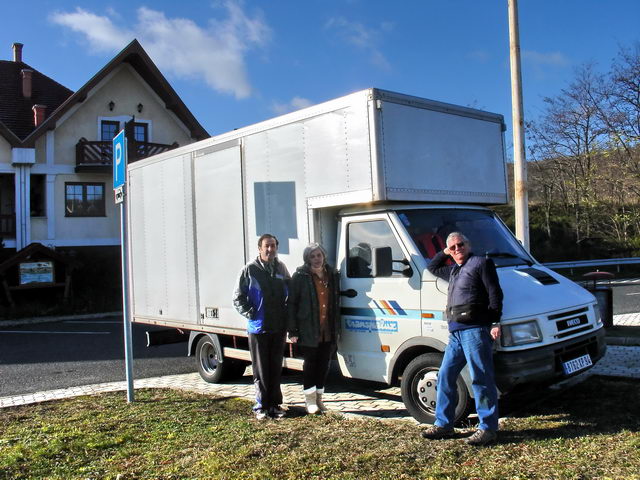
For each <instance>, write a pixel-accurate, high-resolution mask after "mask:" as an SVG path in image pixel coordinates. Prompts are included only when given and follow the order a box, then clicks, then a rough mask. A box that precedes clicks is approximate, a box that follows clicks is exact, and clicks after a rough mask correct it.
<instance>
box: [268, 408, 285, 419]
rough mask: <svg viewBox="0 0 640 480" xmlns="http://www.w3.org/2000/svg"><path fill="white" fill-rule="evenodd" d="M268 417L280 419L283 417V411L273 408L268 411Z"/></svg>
mask: <svg viewBox="0 0 640 480" xmlns="http://www.w3.org/2000/svg"><path fill="white" fill-rule="evenodd" d="M269 416H270V417H271V418H275V419H280V418H282V417H284V416H285V411H284V410H282V409H281V408H280V407H273V408H271V409H269Z"/></svg>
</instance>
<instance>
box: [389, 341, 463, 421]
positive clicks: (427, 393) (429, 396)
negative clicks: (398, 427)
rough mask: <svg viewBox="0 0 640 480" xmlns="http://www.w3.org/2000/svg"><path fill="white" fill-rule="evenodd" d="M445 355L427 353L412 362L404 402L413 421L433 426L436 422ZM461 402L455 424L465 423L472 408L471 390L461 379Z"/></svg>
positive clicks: (404, 386)
mask: <svg viewBox="0 0 640 480" xmlns="http://www.w3.org/2000/svg"><path fill="white" fill-rule="evenodd" d="M442 358H443V355H442V354H441V353H423V354H422V355H420V356H418V357H416V358H414V359H413V360H411V362H409V365H407V367H406V368H405V369H404V373H403V375H402V384H401V391H402V401H403V402H404V405H405V407H406V408H407V410H408V411H409V413H410V414H411V416H412V417H413V418H415V419H416V420H418V421H419V422H420V423H433V422H435V419H436V384H437V379H438V370H440V365H441V364H442ZM457 383H458V403H457V404H456V413H455V423H458V422H459V421H461V420H464V419H465V418H467V416H468V415H469V412H470V410H471V407H472V401H471V397H470V396H469V392H468V390H467V387H466V385H465V383H464V381H463V380H462V377H458V382H457Z"/></svg>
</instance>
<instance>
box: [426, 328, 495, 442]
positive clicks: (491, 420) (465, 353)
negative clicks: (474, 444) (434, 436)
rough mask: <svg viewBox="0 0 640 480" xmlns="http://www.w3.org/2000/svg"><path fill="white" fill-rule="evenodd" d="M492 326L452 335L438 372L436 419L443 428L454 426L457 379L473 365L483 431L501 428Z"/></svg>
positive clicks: (472, 378)
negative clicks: (464, 370) (466, 368)
mask: <svg viewBox="0 0 640 480" xmlns="http://www.w3.org/2000/svg"><path fill="white" fill-rule="evenodd" d="M489 331H490V329H489V327H474V328H467V329H464V330H456V331H455V332H451V333H450V334H449V344H448V345H447V348H446V350H445V351H444V359H443V360H442V366H441V367H440V372H438V391H437V397H436V421H435V424H436V425H437V426H439V427H444V428H453V423H454V419H455V409H456V404H457V403H458V393H457V387H456V381H457V379H458V375H460V372H461V371H462V369H463V368H464V366H465V365H469V372H470V373H471V388H472V389H473V395H474V397H475V402H476V412H477V413H478V418H479V419H480V425H479V426H478V428H480V429H481V430H493V431H496V430H498V391H497V389H496V381H495V375H494V371H493V339H492V338H491V334H490V333H489Z"/></svg>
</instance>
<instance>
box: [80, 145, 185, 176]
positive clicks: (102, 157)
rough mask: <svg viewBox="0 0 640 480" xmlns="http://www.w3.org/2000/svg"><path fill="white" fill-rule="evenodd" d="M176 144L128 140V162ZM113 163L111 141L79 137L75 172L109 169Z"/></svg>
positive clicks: (166, 149)
mask: <svg viewBox="0 0 640 480" xmlns="http://www.w3.org/2000/svg"><path fill="white" fill-rule="evenodd" d="M177 147H178V144H177V143H176V142H174V143H173V144H172V145H165V144H163V143H151V142H136V141H133V142H129V147H128V151H129V163H132V162H135V161H136V160H140V159H142V158H146V157H150V156H151V155H157V154H158V153H162V152H166V151H168V150H173V149H174V148H177ZM112 165H113V143H112V142H97V141H89V140H86V139H84V138H81V139H80V141H79V142H78V143H77V144H76V172H79V171H85V172H86V171H94V172H101V171H105V172H106V171H109V170H110V169H111V168H112Z"/></svg>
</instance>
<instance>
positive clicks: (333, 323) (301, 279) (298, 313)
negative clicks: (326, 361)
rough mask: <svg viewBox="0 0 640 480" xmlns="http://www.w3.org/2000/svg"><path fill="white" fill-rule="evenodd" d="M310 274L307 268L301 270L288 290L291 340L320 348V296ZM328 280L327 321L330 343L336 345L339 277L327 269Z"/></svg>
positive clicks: (304, 266)
mask: <svg viewBox="0 0 640 480" xmlns="http://www.w3.org/2000/svg"><path fill="white" fill-rule="evenodd" d="M311 275H312V273H311V270H310V269H309V267H307V266H306V265H303V266H302V267H298V269H297V270H296V272H295V273H294V274H293V276H292V277H291V283H290V286H289V302H288V310H289V323H288V326H287V330H288V332H289V336H291V337H298V343H299V344H300V345H302V346H304V347H317V346H318V343H319V339H320V320H319V308H318V295H317V294H316V287H315V285H314V283H313V277H312V276H311ZM327 275H328V277H329V302H330V303H329V309H328V317H329V318H328V320H329V325H330V328H331V341H333V342H336V341H337V332H338V329H339V321H340V319H339V314H340V275H339V274H338V273H337V272H336V271H335V269H333V268H332V267H330V266H329V265H327Z"/></svg>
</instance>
